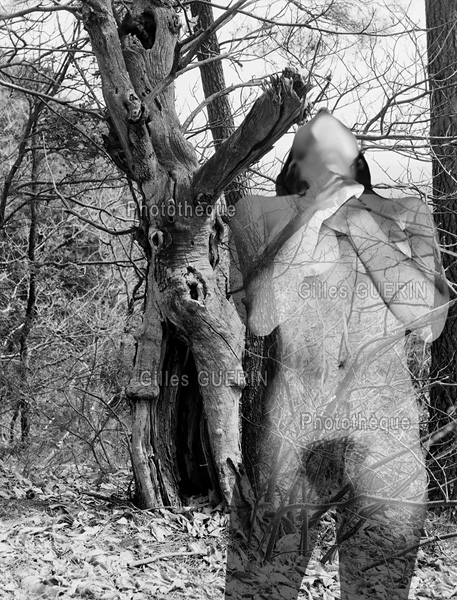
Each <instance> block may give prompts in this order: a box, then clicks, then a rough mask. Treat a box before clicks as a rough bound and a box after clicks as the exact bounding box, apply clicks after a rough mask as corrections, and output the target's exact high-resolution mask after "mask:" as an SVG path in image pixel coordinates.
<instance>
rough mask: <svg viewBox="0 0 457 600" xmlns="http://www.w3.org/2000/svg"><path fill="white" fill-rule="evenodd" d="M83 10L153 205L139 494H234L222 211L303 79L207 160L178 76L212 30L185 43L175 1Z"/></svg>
mask: <svg viewBox="0 0 457 600" xmlns="http://www.w3.org/2000/svg"><path fill="white" fill-rule="evenodd" d="M244 3H246V0H239V1H238V2H237V3H236V4H235V5H234V6H233V7H232V8H231V9H229V10H228V11H227V13H226V14H225V16H223V17H222V20H220V19H218V23H219V24H220V23H223V22H224V19H228V18H230V16H231V15H232V14H233V10H235V8H236V7H237V6H238V7H239V6H242V5H243V4H244ZM83 18H84V22H85V26H86V28H87V30H88V32H89V35H90V38H91V42H92V48H93V50H94V53H95V55H96V58H97V61H98V65H99V69H100V75H101V79H102V86H103V93H104V97H105V101H106V105H107V107H108V110H109V113H110V117H111V121H112V123H113V126H114V129H115V134H116V137H117V146H118V147H121V148H122V150H123V152H124V155H125V163H126V165H127V168H128V171H129V173H130V175H131V177H132V178H133V179H135V180H136V182H137V183H138V185H139V187H140V189H141V192H142V196H143V202H144V210H143V211H142V215H141V216H142V219H143V223H142V224H141V227H142V229H143V230H144V231H146V232H147V241H148V246H147V255H148V260H149V264H148V278H147V290H146V301H145V308H144V318H143V325H142V327H141V330H140V332H139V333H138V336H137V352H136V359H135V366H134V370H133V374H132V377H131V381H130V384H129V386H128V389H127V393H128V395H129V397H130V398H131V400H132V402H133V405H134V423H133V431H132V448H133V468H134V473H135V479H136V485H137V501H138V503H139V504H140V505H141V506H152V505H155V504H160V503H162V502H163V503H166V504H174V505H177V504H179V503H180V501H181V498H182V495H183V493H186V492H189V491H192V492H193V493H196V492H202V491H206V490H207V488H208V487H211V488H212V489H213V490H214V491H215V493H216V494H215V496H216V497H217V496H219V497H222V498H223V499H224V500H225V501H227V502H229V501H230V499H231V495H232V490H233V488H234V484H235V482H237V481H239V480H240V465H241V453H240V444H239V414H238V406H239V401H240V396H241V391H242V388H243V386H244V380H243V369H242V362H241V361H242V354H243V348H244V326H243V324H242V322H241V320H240V318H239V317H238V315H237V312H236V310H235V307H234V306H233V303H232V302H231V301H230V300H229V299H228V298H227V294H226V289H225V288H226V283H225V285H221V279H220V278H219V277H218V273H217V269H215V267H216V263H217V261H215V260H214V243H213V242H214V219H215V216H214V211H213V209H212V208H213V206H214V204H215V202H216V201H217V199H218V198H219V196H220V194H221V192H222V191H223V190H224V189H227V187H228V186H229V185H230V184H231V183H232V182H233V181H234V179H235V178H236V177H237V176H238V175H240V174H241V173H243V172H244V170H245V169H246V168H247V167H248V166H249V165H250V164H252V163H253V162H255V161H257V160H259V159H260V158H261V157H262V156H263V155H264V154H265V153H266V151H267V150H268V149H269V148H270V147H271V144H273V143H274V142H275V141H276V140H277V139H279V138H280V137H281V135H282V134H283V133H285V131H287V129H288V128H289V127H290V125H291V123H293V122H294V121H295V120H296V119H297V117H298V115H299V113H300V108H301V103H302V100H301V98H300V97H299V96H298V95H297V93H296V92H295V91H294V89H293V81H291V80H290V79H288V78H283V79H277V80H275V81H274V82H273V84H272V86H271V89H270V90H268V91H267V92H265V93H264V94H263V95H262V96H261V98H259V100H258V101H257V102H256V103H255V105H254V107H253V108H252V110H251V112H250V113H249V114H248V115H247V117H246V119H245V121H244V123H243V124H242V125H241V126H240V127H239V128H238V129H237V130H236V131H235V132H233V133H232V135H231V136H230V137H229V138H228V139H227V140H225V141H224V142H221V143H220V144H219V145H218V147H217V150H216V152H215V154H214V155H213V156H212V157H211V158H210V159H209V160H208V161H207V162H206V163H205V164H203V165H201V166H199V165H198V162H197V158H196V153H195V151H194V149H193V147H192V146H191V145H190V144H189V143H188V142H187V141H186V139H185V138H184V136H183V134H182V132H181V128H180V124H179V121H178V117H177V114H176V111H175V106H174V87H173V80H174V77H175V75H176V73H177V72H178V73H179V70H180V69H182V68H184V67H185V66H186V65H188V64H189V62H190V61H191V60H192V58H193V57H194V56H195V54H196V53H197V52H198V50H199V48H200V46H201V44H202V43H205V42H206V41H207V40H208V38H209V37H210V34H211V33H213V31H212V29H211V26H210V27H209V28H207V29H206V30H205V31H203V32H202V33H201V34H200V35H199V36H198V37H197V38H195V37H193V38H191V39H189V40H187V41H184V42H181V43H179V42H178V35H179V29H180V23H179V18H178V15H177V13H176V12H175V10H174V8H173V6H172V3H171V2H168V1H167V0H134V2H133V3H132V9H131V12H130V14H129V15H128V18H126V19H124V22H123V24H122V25H121V26H120V27H119V29H118V26H117V23H116V19H115V16H114V15H113V13H112V3H111V1H110V0H84V1H83ZM200 398H201V402H200ZM202 464H203V465H205V467H204V468H202V466H201V465H202ZM199 486H200V489H198V487H199ZM205 486H206V488H205ZM202 488H203V489H202ZM216 497H215V499H217V498H216Z"/></svg>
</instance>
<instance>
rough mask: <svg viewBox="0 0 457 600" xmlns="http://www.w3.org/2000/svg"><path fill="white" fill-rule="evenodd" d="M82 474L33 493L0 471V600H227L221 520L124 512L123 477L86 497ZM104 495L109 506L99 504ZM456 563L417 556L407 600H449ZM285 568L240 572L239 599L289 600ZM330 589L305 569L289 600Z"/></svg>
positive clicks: (430, 551)
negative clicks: (282, 599)
mask: <svg viewBox="0 0 457 600" xmlns="http://www.w3.org/2000/svg"><path fill="white" fill-rule="evenodd" d="M84 475H85V476H82V477H81V476H80V474H79V473H78V472H77V471H76V469H75V470H72V468H71V467H68V468H67V469H66V470H65V474H64V475H62V474H61V477H59V478H58V479H57V478H53V477H52V476H50V475H49V476H48V477H47V480H46V481H43V480H41V481H40V485H36V482H34V481H33V480H30V479H28V478H27V477H24V476H22V475H21V474H20V473H18V472H17V471H16V472H15V471H9V472H7V473H5V471H4V469H1V468H0V491H1V493H0V589H1V590H2V598H4V599H5V600H30V599H35V598H36V599H39V598H60V599H62V600H67V599H70V598H73V599H74V598H88V599H96V600H151V599H154V600H155V599H157V600H162V599H167V600H179V599H184V598H195V599H196V600H197V599H198V600H200V599H208V600H216V599H217V600H222V598H224V597H227V598H228V597H230V595H229V592H230V590H227V594H224V589H225V557H226V554H225V547H226V526H227V522H228V520H227V516H226V514H224V513H223V512H221V511H220V510H215V509H214V508H212V507H211V506H210V504H209V502H208V499H207V498H191V499H190V500H189V505H188V506H186V507H184V508H180V509H173V508H156V509H153V510H139V509H136V508H135V507H134V506H133V505H132V504H131V503H130V502H129V501H128V499H127V498H125V502H124V504H123V503H122V500H121V499H122V496H123V494H122V491H119V490H122V489H127V486H128V476H129V475H128V473H126V472H119V473H112V474H110V480H109V481H106V478H104V482H103V484H102V485H103V487H102V486H99V487H98V488H97V493H96V494H93V495H92V494H91V491H93V490H90V489H88V486H90V485H93V482H92V483H91V480H90V477H88V476H87V475H88V473H85V474H84ZM84 486H86V487H84ZM111 494H112V495H113V497H115V498H116V501H113V503H110V502H108V501H105V500H103V499H102V498H103V497H106V498H108V500H109V497H110V495H111ZM94 496H98V497H94ZM428 529H429V530H430V531H428V533H429V535H431V531H433V534H436V533H441V534H444V533H448V532H450V531H455V524H453V523H449V521H448V520H446V518H444V517H436V516H431V517H430V519H429V523H428ZM437 555H439V556H440V558H439V559H438V558H436V556H437ZM456 565H457V548H456V544H455V540H454V539H451V540H444V541H441V542H437V543H435V544H433V545H430V546H424V547H423V548H421V549H420V550H419V555H418V566H417V569H416V574H415V576H414V578H413V581H412V585H411V595H410V598H415V599H417V600H434V599H438V598H439V599H440V600H441V599H447V598H457V566H456ZM240 567H241V568H243V565H242V564H240ZM287 569H288V567H287V565H282V566H281V568H279V570H278V569H277V568H276V569H275V570H274V571H272V569H271V567H270V566H269V565H266V566H264V567H262V568H260V569H258V570H257V571H256V572H255V573H251V574H247V573H246V570H244V571H240V575H239V579H238V582H239V585H240V586H241V588H242V589H244V591H245V593H246V594H247V595H246V596H244V597H246V598H252V599H257V598H258V599H261V598H263V599H265V598H266V599H270V598H271V599H273V598H275V599H276V598H284V599H286V600H287V598H290V599H291V600H294V598H297V592H296V591H295V588H294V587H293V586H291V585H289V581H290V580H289V577H288V572H287ZM298 572H299V573H301V572H300V570H298ZM243 573H244V575H243ZM253 584H254V587H253ZM338 587H339V585H338V569H337V564H332V563H330V564H325V565H322V564H321V563H320V562H318V561H313V562H312V563H310V565H308V569H307V572H306V574H305V575H304V577H303V579H302V585H301V589H300V594H299V595H298V599H299V600H303V599H305V598H306V599H307V600H310V599H311V600H312V599H318V598H319V599H328V600H333V599H338V598H339V592H338ZM378 597H379V598H382V597H383V593H382V590H379V596H378Z"/></svg>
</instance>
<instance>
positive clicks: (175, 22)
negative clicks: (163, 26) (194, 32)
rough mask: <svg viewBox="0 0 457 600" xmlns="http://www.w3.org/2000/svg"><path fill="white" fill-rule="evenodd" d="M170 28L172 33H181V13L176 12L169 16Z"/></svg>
mask: <svg viewBox="0 0 457 600" xmlns="http://www.w3.org/2000/svg"><path fill="white" fill-rule="evenodd" d="M168 28H169V29H170V31H171V33H179V30H180V29H181V19H180V18H179V15H177V14H174V15H172V16H171V17H169V19H168Z"/></svg>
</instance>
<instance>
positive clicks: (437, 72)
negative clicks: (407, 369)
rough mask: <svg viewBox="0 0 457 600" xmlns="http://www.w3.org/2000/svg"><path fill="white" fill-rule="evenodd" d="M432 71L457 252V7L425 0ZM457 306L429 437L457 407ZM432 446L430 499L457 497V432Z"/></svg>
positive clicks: (445, 336)
mask: <svg viewBox="0 0 457 600" xmlns="http://www.w3.org/2000/svg"><path fill="white" fill-rule="evenodd" d="M426 18H427V47H428V71H429V77H430V91H431V100H430V105H431V106H430V108H431V121H430V136H431V146H432V172H433V196H434V204H435V207H436V211H435V217H436V223H437V226H438V228H439V234H440V240H441V244H442V245H443V247H444V248H445V249H446V250H450V251H451V252H453V253H455V252H456V251H457V242H456V239H455V236H456V234H457V184H456V174H457V145H456V143H455V140H456V139H457V119H456V114H457V70H456V63H457V8H456V6H455V3H454V2H449V1H448V0H426ZM443 264H444V267H445V269H446V275H447V278H448V279H449V280H450V281H452V282H457V263H456V260H455V254H454V256H453V255H452V254H447V253H446V252H444V254H443ZM456 316H457V307H456V305H455V304H453V305H451V306H450V309H449V315H448V319H447V323H446V326H445V328H444V331H443V333H442V334H441V336H440V337H439V338H438V339H437V340H436V341H435V342H434V343H433V345H432V362H431V375H432V380H433V382H434V385H433V387H432V389H431V399H430V402H431V407H430V424H429V428H430V433H432V434H433V433H434V432H436V431H437V430H438V429H441V428H443V427H445V426H449V425H450V424H451V423H452V422H453V421H454V416H453V414H452V412H453V410H455V407H456V406H457V369H456V366H457V362H456V358H457V346H456V340H457V318H456ZM450 429H451V430H450V432H449V433H448V434H447V435H445V436H444V437H441V438H439V439H438V441H436V442H435V443H433V444H432V445H431V447H430V461H429V470H430V473H431V476H432V477H431V486H430V487H431V494H430V495H431V498H432V499H435V500H438V499H442V498H443V497H444V498H450V499H455V498H457V480H456V478H457V452H456V450H455V442H456V434H455V431H454V430H452V428H450Z"/></svg>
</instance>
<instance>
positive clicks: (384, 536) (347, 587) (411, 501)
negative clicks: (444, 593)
mask: <svg viewBox="0 0 457 600" xmlns="http://www.w3.org/2000/svg"><path fill="white" fill-rule="evenodd" d="M369 471H370V469H368V470H367V472H369ZM373 471H375V469H373ZM376 471H377V472H376V475H375V476H373V477H372V479H371V481H369V478H368V475H367V474H366V475H365V477H364V479H365V481H364V482H363V487H361V486H360V485H358V486H357V489H356V494H357V492H358V493H359V494H360V493H364V494H368V495H369V496H377V497H383V498H390V499H392V500H395V501H396V503H394V502H391V503H385V504H380V503H376V502H373V501H370V500H369V499H368V500H364V501H363V502H361V503H357V504H354V505H353V506H348V507H346V508H345V509H344V510H343V511H342V512H341V517H342V522H341V526H340V527H339V530H338V533H337V545H338V550H339V561H340V582H341V600H359V599H360V600H362V599H373V598H376V599H378V598H386V599H387V598H388V600H407V598H408V592H409V587H410V584H411V578H412V576H413V573H414V568H415V561H416V554H417V547H416V548H415V547H414V546H415V545H417V543H418V542H419V541H420V537H421V533H422V528H423V523H424V518H425V512H426V503H425V498H426V486H427V478H426V472H425V466H424V464H423V460H422V456H421V454H420V449H419V448H416V452H406V453H405V455H403V456H402V457H400V458H398V459H396V460H393V461H391V463H390V464H389V463H387V464H384V465H383V466H381V467H380V468H379V469H377V470H376ZM367 472H366V473H367ZM408 548H410V549H409V550H408Z"/></svg>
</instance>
